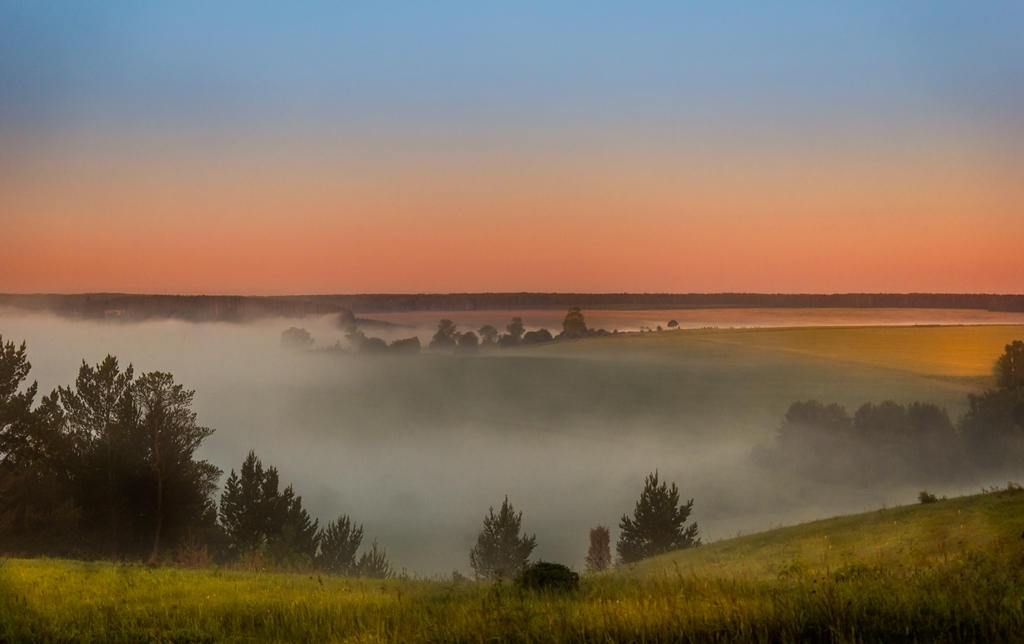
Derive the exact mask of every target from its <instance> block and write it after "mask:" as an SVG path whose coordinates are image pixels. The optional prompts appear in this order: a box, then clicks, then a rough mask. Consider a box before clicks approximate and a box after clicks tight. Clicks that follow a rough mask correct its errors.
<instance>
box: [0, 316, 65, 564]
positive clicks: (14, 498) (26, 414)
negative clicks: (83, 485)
mask: <svg viewBox="0 0 1024 644" xmlns="http://www.w3.org/2000/svg"><path fill="white" fill-rule="evenodd" d="M31 368H32V365H31V364H30V363H29V361H28V357H27V352H26V347H25V343H24V342H22V343H21V345H20V346H15V344H14V343H13V342H9V341H8V342H6V343H5V342H4V341H3V337H2V336H0V551H6V552H12V551H18V552H23V553H27V554H28V553H32V554H34V553H42V552H47V550H48V546H49V547H52V546H53V544H54V543H67V542H68V541H72V542H73V541H74V538H75V534H74V531H75V528H76V527H77V519H78V515H77V508H76V507H75V506H74V504H73V503H72V502H71V501H70V499H69V494H68V483H67V477H66V476H65V475H64V474H63V471H62V470H63V467H62V465H63V463H64V458H65V449H66V448H67V447H68V446H69V441H68V440H67V435H66V433H65V432H64V425H65V423H64V418H63V413H62V410H61V409H60V406H59V405H58V404H57V399H56V396H55V395H51V396H47V397H44V398H43V400H42V402H41V404H40V406H39V407H38V408H37V409H36V410H33V409H32V404H33V402H34V400H35V395H36V391H37V389H38V388H37V386H36V383H34V382H33V383H32V384H29V385H27V386H26V385H25V384H24V383H25V382H26V381H27V378H28V374H29V372H30V370H31ZM51 551H52V550H51Z"/></svg>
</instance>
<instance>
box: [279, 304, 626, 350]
mask: <svg viewBox="0 0 1024 644" xmlns="http://www.w3.org/2000/svg"><path fill="white" fill-rule="evenodd" d="M342 320H343V326H344V329H345V339H346V340H347V341H348V343H349V347H350V348H351V350H352V351H355V352H356V353H367V354H385V353H396V354H411V353H419V352H420V351H421V349H422V345H421V344H420V339H419V338H418V337H416V336H412V337H409V338H401V339H398V340H394V341H392V342H391V343H390V344H389V343H388V342H386V341H385V340H384V339H383V338H378V337H373V336H367V335H366V333H365V332H364V331H363V330H362V329H360V328H359V327H358V324H357V320H356V318H355V317H353V316H352V315H351V314H349V316H348V317H347V318H342ZM597 335H609V333H608V332H607V331H605V330H604V329H590V328H588V327H587V323H586V321H585V320H584V317H583V311H582V310H581V309H580V308H579V307H578V306H574V307H572V308H570V309H569V311H568V312H567V313H566V314H565V319H563V320H562V331H561V333H559V334H558V335H552V333H551V332H550V331H548V330H547V329H544V328H541V329H535V330H532V331H527V330H526V327H525V326H524V325H523V319H522V318H521V317H513V318H512V320H511V321H510V322H509V323H508V325H506V327H505V333H500V332H499V331H498V329H497V328H496V327H494V326H493V325H491V324H485V325H483V326H481V327H480V328H479V329H477V330H476V331H472V330H469V331H459V330H458V328H457V326H456V325H455V323H454V322H452V321H451V320H449V319H447V318H444V319H442V320H441V321H440V322H438V325H437V331H436V332H435V333H434V335H433V336H432V337H431V339H430V343H429V344H428V345H427V346H428V348H429V349H431V350H432V351H456V352H460V353H474V352H476V351H478V350H480V349H481V348H489V347H515V346H519V345H529V344H541V343H544V342H553V341H556V340H563V339H578V338H584V337H588V336H597ZM281 345H282V346H285V347H287V348H290V349H308V348H311V347H312V345H313V336H312V335H310V333H309V331H307V330H306V329H302V328H297V327H291V328H289V329H286V330H285V331H283V332H282V333H281ZM334 349H335V350H341V347H340V346H336V347H335V348H334Z"/></svg>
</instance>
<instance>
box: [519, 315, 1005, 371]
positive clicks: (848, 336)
mask: <svg viewBox="0 0 1024 644" xmlns="http://www.w3.org/2000/svg"><path fill="white" fill-rule="evenodd" d="M1020 339H1024V326H1022V325H1006V326H998V325H992V326H902V327H894V326H876V327H800V328H760V329H692V330H690V329H687V330H679V331H663V332H660V333H658V332H655V333H643V334H638V333H633V334H622V335H619V336H614V337H606V338H590V339H586V340H581V341H578V342H573V343H560V344H558V345H550V346H545V347H537V348H536V349H534V351H551V352H558V353H562V352H564V353H567V354H571V353H591V352H593V353H594V354H595V355H596V356H600V355H601V354H602V353H604V352H608V353H609V354H613V355H616V356H621V355H624V354H634V355H639V356H660V357H664V358H667V359H685V358H686V357H688V356H689V355H692V354H695V353H703V352H707V351H713V350H714V349H715V348H742V349H747V350H750V351H753V352H757V353H763V352H773V353H783V354H785V353H788V354H794V355H798V356H804V357H811V358H820V359H827V360H833V361H842V362H852V363H857V364H862V365H869V366H874V367H882V368H886V369H899V370H903V371H908V372H912V373H915V374H919V375H927V376H951V377H986V376H989V375H991V373H992V367H993V364H994V362H995V359H996V357H998V356H999V355H1000V354H1001V353H1002V352H1003V349H1004V347H1005V346H1006V345H1007V344H1009V343H1010V342H1012V341H1013V340H1020Z"/></svg>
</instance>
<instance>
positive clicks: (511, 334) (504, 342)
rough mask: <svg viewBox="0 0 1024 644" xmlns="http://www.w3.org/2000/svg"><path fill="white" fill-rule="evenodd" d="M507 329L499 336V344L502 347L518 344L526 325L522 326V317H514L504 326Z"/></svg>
mask: <svg viewBox="0 0 1024 644" xmlns="http://www.w3.org/2000/svg"><path fill="white" fill-rule="evenodd" d="M505 330H506V331H508V333H506V334H505V335H503V336H501V340H500V343H501V346H503V347H514V346H515V345H517V344H519V341H520V340H521V339H522V337H523V332H525V331H526V327H524V326H523V318H520V317H514V318H512V321H511V322H509V323H508V326H506V327H505Z"/></svg>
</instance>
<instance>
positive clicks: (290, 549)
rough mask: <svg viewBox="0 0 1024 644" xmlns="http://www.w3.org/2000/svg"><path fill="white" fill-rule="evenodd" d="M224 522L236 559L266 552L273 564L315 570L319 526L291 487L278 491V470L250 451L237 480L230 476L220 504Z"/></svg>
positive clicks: (232, 475) (230, 547)
mask: <svg viewBox="0 0 1024 644" xmlns="http://www.w3.org/2000/svg"><path fill="white" fill-rule="evenodd" d="M220 519H221V525H223V526H224V532H225V534H226V537H227V541H228V550H229V552H231V553H233V554H234V555H236V556H237V557H243V556H247V555H251V554H254V553H257V552H263V553H265V554H266V555H268V556H269V557H270V558H271V559H272V560H273V561H274V563H276V564H278V565H280V566H284V567H288V568H301V567H307V566H308V565H311V564H312V563H313V561H314V559H315V558H316V554H317V548H318V546H319V543H320V530H319V521H317V520H316V519H313V518H312V517H310V515H309V513H308V512H307V511H306V510H305V509H304V508H303V507H302V497H301V496H298V495H296V494H295V491H294V490H293V489H292V486H290V485H289V486H287V487H286V488H284V490H281V489H280V478H279V476H278V473H277V468H275V467H267V468H266V469H264V467H263V463H262V462H261V461H260V459H258V458H257V457H256V454H255V453H254V452H252V451H250V452H249V454H248V456H246V458H245V461H243V462H242V468H241V470H240V473H239V474H235V471H234V470H232V471H231V474H230V475H228V480H227V483H226V484H225V485H224V492H223V493H222V494H221V499H220Z"/></svg>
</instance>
